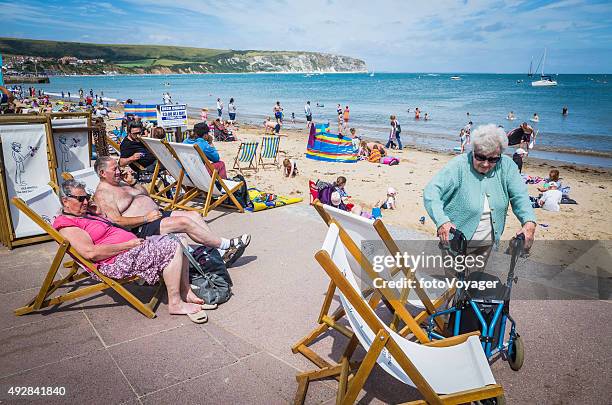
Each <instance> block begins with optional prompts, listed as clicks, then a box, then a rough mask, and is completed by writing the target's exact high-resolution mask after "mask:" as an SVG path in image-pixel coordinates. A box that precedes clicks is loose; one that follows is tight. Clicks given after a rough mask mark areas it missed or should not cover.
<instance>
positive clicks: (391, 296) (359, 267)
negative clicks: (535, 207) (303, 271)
mask: <svg viewBox="0 0 612 405" xmlns="http://www.w3.org/2000/svg"><path fill="white" fill-rule="evenodd" d="M313 207H314V208H315V209H316V210H317V212H318V213H319V215H320V216H321V218H323V220H324V221H325V223H326V224H327V225H330V224H331V223H333V222H336V223H337V224H338V225H339V226H340V228H341V235H342V236H343V242H344V243H345V245H346V246H347V247H348V248H349V252H350V253H351V254H350V255H349V259H348V260H349V264H350V266H351V268H352V269H353V271H354V273H355V274H357V275H358V276H357V277H358V278H359V279H360V280H361V281H362V285H363V284H365V286H366V288H364V293H370V294H371V293H372V292H375V294H373V295H372V296H371V297H370V303H371V305H373V306H376V305H377V304H378V303H379V302H380V300H381V299H383V301H384V303H385V304H386V305H387V307H388V308H389V309H390V311H391V313H392V314H393V320H392V321H391V323H390V326H391V328H392V329H393V330H397V329H398V327H399V326H400V322H403V323H404V324H405V326H404V327H403V328H402V329H401V330H400V331H399V333H400V334H401V335H402V336H407V335H408V334H409V333H412V334H414V337H415V338H416V339H417V340H418V341H419V342H421V343H429V342H430V339H429V337H428V336H427V333H426V331H425V330H424V329H423V328H422V327H421V326H420V325H421V324H423V323H424V322H425V321H427V319H428V317H429V315H431V314H433V313H435V312H436V311H437V308H439V307H440V306H442V305H443V304H444V303H445V302H447V301H448V300H449V299H450V298H451V297H452V294H453V290H452V289H449V290H447V291H445V292H444V293H443V294H441V295H440V296H439V297H437V298H436V299H435V300H434V301H432V300H431V299H430V297H429V296H428V295H427V293H426V292H425V291H424V290H423V289H422V288H421V287H420V285H419V284H418V283H417V285H416V288H415V289H414V290H412V289H409V288H404V289H402V290H401V291H397V290H396V289H390V288H385V289H374V288H372V287H373V279H374V278H376V277H380V278H382V279H384V280H391V279H393V278H395V277H396V276H397V275H401V276H403V277H405V278H406V279H411V278H414V277H415V276H416V277H418V278H425V277H424V276H423V275H418V276H417V274H415V273H416V272H411V271H410V270H409V269H406V268H393V269H385V270H383V272H380V273H377V274H374V272H373V270H372V269H373V266H372V264H371V263H370V261H369V258H368V257H367V253H366V252H364V251H362V249H363V248H364V247H366V245H367V243H364V242H374V243H376V244H378V247H379V251H378V252H376V253H377V254H382V255H391V256H395V254H396V252H400V250H399V248H398V246H397V245H396V243H395V241H394V240H393V238H392V237H391V235H390V234H389V232H388V231H387V229H386V227H385V226H384V224H383V223H382V221H380V220H376V221H372V220H368V219H366V218H363V217H361V216H357V215H354V214H351V213H349V212H346V211H342V210H339V209H336V208H334V207H331V206H328V205H323V204H321V203H320V202H318V201H315V202H313ZM343 233H345V234H344V235H343ZM400 253H403V252H400ZM335 291H336V285H335V284H334V283H333V280H332V281H330V284H329V286H328V288H327V292H326V294H325V298H324V300H323V305H322V307H321V310H320V313H319V317H318V320H317V322H318V325H317V327H316V328H315V329H314V330H313V331H312V332H310V333H309V334H308V335H306V336H305V337H303V338H302V339H300V340H299V341H298V342H297V343H295V344H294V345H293V347H292V351H293V352H294V353H298V352H299V353H301V354H302V355H303V356H305V357H306V358H307V359H309V360H310V361H312V362H313V363H314V364H316V365H317V366H319V367H320V368H325V367H331V366H332V365H331V364H330V363H329V362H327V361H326V360H324V359H322V358H321V357H320V356H318V355H317V354H316V353H315V352H314V351H313V350H312V349H310V348H309V345H310V344H312V343H313V342H315V341H316V340H317V338H318V337H319V336H320V335H322V334H323V333H326V332H327V331H328V330H329V329H330V328H331V329H335V330H337V331H339V332H340V333H342V334H344V335H345V336H347V337H349V338H352V332H351V331H349V330H348V329H347V328H346V327H344V326H343V325H342V324H341V323H339V322H338V321H339V320H340V319H341V318H342V317H343V316H344V315H345V313H344V310H343V309H342V308H338V309H336V310H335V311H334V312H333V313H332V314H330V313H329V312H330V308H331V304H332V301H333V297H334V294H335ZM406 303H409V304H411V305H412V306H415V307H418V308H422V309H425V310H424V311H421V312H420V313H419V314H417V315H416V316H413V315H412V314H411V313H410V312H409V311H408V309H407V307H406ZM436 326H437V328H438V330H439V331H443V330H444V324H443V322H442V319H440V318H439V319H438V322H436Z"/></svg>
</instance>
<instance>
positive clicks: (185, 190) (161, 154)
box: [142, 138, 195, 210]
mask: <svg viewBox="0 0 612 405" xmlns="http://www.w3.org/2000/svg"><path fill="white" fill-rule="evenodd" d="M165 142H166V141H165V140H164V141H162V140H161V139H155V138H142V143H143V144H144V145H145V146H146V147H147V148H148V149H149V151H151V153H152V154H153V155H154V156H155V157H156V158H157V164H156V165H155V170H154V171H153V177H152V179H151V184H150V185H149V195H150V196H151V198H153V199H155V200H158V201H163V202H166V203H169V204H170V205H169V206H168V207H166V209H168V210H172V209H174V208H175V207H178V208H184V207H183V206H181V205H180V202H181V198H183V197H185V195H187V194H189V192H190V191H193V190H194V188H195V186H194V185H193V183H192V182H191V180H190V179H189V177H188V176H187V175H186V174H185V171H184V170H183V169H181V166H180V165H179V163H178V161H177V158H176V156H174V155H173V153H174V151H173V150H172V149H170V148H168V147H166V145H164V143H165ZM162 168H165V169H166V171H167V172H168V173H169V174H170V176H172V178H173V179H174V181H173V182H172V183H171V184H169V185H167V186H160V187H159V190H157V191H156V190H155V188H156V187H157V185H158V181H161V174H160V172H161V170H162ZM179 182H180V186H178V184H179ZM177 186H178V187H177ZM172 189H175V190H174V195H173V197H172V199H170V198H168V197H167V196H166V193H167V192H168V191H171V190H172Z"/></svg>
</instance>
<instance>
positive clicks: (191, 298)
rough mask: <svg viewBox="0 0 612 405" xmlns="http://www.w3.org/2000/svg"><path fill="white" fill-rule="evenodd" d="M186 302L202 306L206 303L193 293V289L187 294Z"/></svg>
mask: <svg viewBox="0 0 612 405" xmlns="http://www.w3.org/2000/svg"><path fill="white" fill-rule="evenodd" d="M185 302H190V303H192V304H200V305H202V304H203V303H204V300H203V299H202V298H200V297H198V296H197V295H195V293H194V292H193V291H191V289H189V291H188V292H187V296H186V297H185Z"/></svg>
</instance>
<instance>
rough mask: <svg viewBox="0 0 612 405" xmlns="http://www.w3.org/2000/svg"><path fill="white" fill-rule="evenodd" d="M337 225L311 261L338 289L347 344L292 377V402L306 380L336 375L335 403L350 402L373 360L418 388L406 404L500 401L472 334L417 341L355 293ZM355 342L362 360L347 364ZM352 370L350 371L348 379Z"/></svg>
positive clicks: (498, 389) (298, 400) (497, 387)
mask: <svg viewBox="0 0 612 405" xmlns="http://www.w3.org/2000/svg"><path fill="white" fill-rule="evenodd" d="M341 233H342V231H341V228H340V227H338V226H337V224H336V223H335V222H332V224H331V225H330V226H329V230H328V233H327V236H326V238H325V242H324V243H323V248H322V249H321V250H319V251H318V252H317V253H316V254H315V258H316V260H317V262H319V264H320V265H321V267H322V268H323V269H324V270H325V272H326V273H327V275H328V276H329V277H330V279H331V281H332V283H333V284H334V285H336V286H337V287H338V289H339V292H340V294H339V295H340V303H341V305H342V308H343V309H344V311H345V313H346V314H347V319H348V321H349V324H350V325H351V328H352V329H353V330H354V331H355V334H354V337H353V338H352V339H351V340H352V342H351V343H353V344H352V345H349V346H348V347H347V349H346V350H345V352H344V354H343V357H342V360H341V363H340V364H339V365H338V366H334V367H327V368H325V369H323V370H317V371H316V372H315V374H313V373H312V372H310V373H301V374H298V375H297V380H298V382H299V387H298V391H297V393H296V397H295V402H296V403H303V401H304V398H305V397H306V392H307V388H308V383H309V382H310V381H313V380H319V379H324V378H329V377H337V378H338V379H339V385H338V393H337V397H336V403H337V404H353V403H354V402H355V400H356V399H357V396H358V395H359V392H360V391H361V389H362V388H363V385H364V383H365V381H366V380H367V378H368V377H369V375H370V373H371V372H372V369H373V367H374V365H375V364H378V365H379V366H380V367H381V368H382V369H383V370H384V371H385V372H387V373H388V374H390V375H391V376H393V377H394V378H396V379H397V380H399V381H401V382H403V383H404V384H408V385H411V386H413V387H415V388H417V389H418V391H419V392H420V393H421V395H422V396H423V398H424V400H422V401H415V402H411V403H412V404H424V403H429V404H459V403H469V402H472V401H479V400H482V399H489V398H495V399H496V400H497V401H496V403H498V404H499V403H500V402H503V389H502V387H501V386H500V385H498V384H496V382H495V378H494V377H493V374H492V372H491V369H490V367H489V363H488V360H487V358H486V356H485V354H484V352H483V350H482V346H481V343H480V339H479V338H478V336H477V333H471V334H465V335H461V336H456V337H452V338H447V339H444V340H442V341H438V342H432V343H430V344H419V343H416V342H412V341H410V340H408V339H405V338H404V337H403V336H401V335H400V334H398V333H396V332H395V331H393V330H392V329H391V328H389V327H388V326H387V325H385V323H384V322H383V321H382V320H381V319H380V318H379V317H378V315H377V313H376V312H375V311H374V308H375V307H373V306H372V305H371V302H370V303H368V302H367V301H366V298H365V297H364V296H363V295H362V293H361V292H360V288H359V286H358V284H357V281H356V278H355V275H354V274H353V270H352V269H351V266H350V264H349V259H348V257H347V254H346V252H347V251H350V250H351V249H350V247H348V246H346V245H345V244H344V243H343V242H344V241H343V238H342V235H341ZM357 341H358V342H359V343H360V344H361V345H362V346H363V348H364V349H365V350H366V355H365V358H364V359H363V361H362V362H361V363H359V364H356V365H355V364H351V363H349V359H350V357H351V355H352V352H353V351H354V349H355V347H356V343H357ZM352 369H356V373H355V374H354V375H353V376H352V378H351V377H350V373H351V370H352Z"/></svg>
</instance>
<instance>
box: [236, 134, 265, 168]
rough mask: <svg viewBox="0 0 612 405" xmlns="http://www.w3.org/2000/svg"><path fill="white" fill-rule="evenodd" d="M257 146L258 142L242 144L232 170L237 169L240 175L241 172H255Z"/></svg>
mask: <svg viewBox="0 0 612 405" xmlns="http://www.w3.org/2000/svg"><path fill="white" fill-rule="evenodd" d="M257 146H259V142H242V143H241V144H240V146H239V147H238V153H237V154H236V158H235V159H234V169H238V171H240V172H241V173H242V171H243V170H255V171H257V160H256V159H255V156H257ZM241 163H242V165H241Z"/></svg>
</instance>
